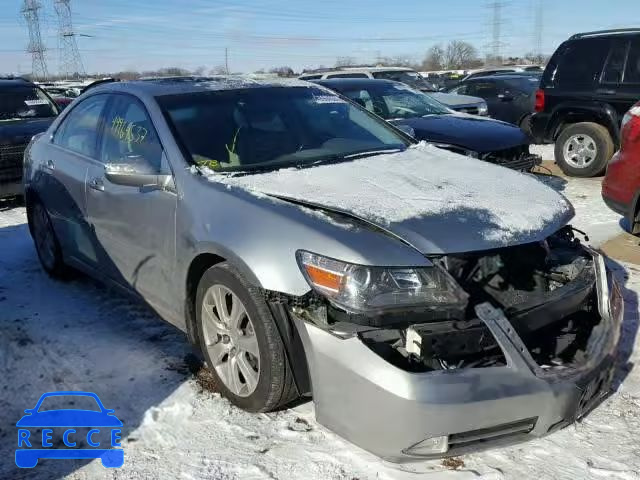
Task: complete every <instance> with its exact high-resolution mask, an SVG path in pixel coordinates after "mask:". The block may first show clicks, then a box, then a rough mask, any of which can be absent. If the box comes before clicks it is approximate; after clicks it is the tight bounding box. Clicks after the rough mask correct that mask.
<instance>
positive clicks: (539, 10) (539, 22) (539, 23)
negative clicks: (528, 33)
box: [533, 0, 544, 58]
mask: <svg viewBox="0 0 640 480" xmlns="http://www.w3.org/2000/svg"><path fill="white" fill-rule="evenodd" d="M534 1H535V2H536V3H535V9H536V11H535V26H534V28H535V31H534V32H533V35H534V39H535V42H536V51H535V53H536V55H537V56H538V58H541V57H542V31H543V29H544V27H543V18H542V14H543V12H544V9H543V5H542V0H534Z"/></svg>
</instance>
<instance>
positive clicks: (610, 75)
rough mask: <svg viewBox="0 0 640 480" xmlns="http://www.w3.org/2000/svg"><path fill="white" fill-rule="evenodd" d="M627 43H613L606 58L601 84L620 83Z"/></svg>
mask: <svg viewBox="0 0 640 480" xmlns="http://www.w3.org/2000/svg"><path fill="white" fill-rule="evenodd" d="M627 47H628V43H627V42H617V41H616V42H614V43H613V44H612V46H611V51H610V52H609V57H608V58H607V63H606V65H605V66H604V71H603V72H602V79H601V82H602V83H615V84H619V83H622V73H623V72H624V62H625V59H626V58H627Z"/></svg>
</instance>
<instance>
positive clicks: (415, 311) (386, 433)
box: [287, 227, 622, 461]
mask: <svg viewBox="0 0 640 480" xmlns="http://www.w3.org/2000/svg"><path fill="white" fill-rule="evenodd" d="M429 260H430V261H431V262H432V263H433V267H432V268H431V269H424V270H421V269H378V270H376V269H370V268H364V269H362V268H361V269H360V270H358V268H360V267H358V266H348V267H342V266H340V265H336V264H332V263H331V262H332V260H330V259H328V260H327V259H320V260H318V259H315V258H314V257H313V256H309V255H307V256H303V257H301V258H299V262H300V263H301V268H302V269H303V272H304V273H305V276H306V277H307V280H308V281H309V283H310V284H311V285H312V286H313V285H315V290H316V292H317V293H315V294H313V295H312V297H310V299H311V298H312V299H313V300H310V301H308V302H303V303H300V302H298V304H295V305H293V304H292V305H289V306H288V307H287V308H288V311H289V312H288V313H289V315H290V316H291V317H292V319H293V321H294V323H295V324H296V326H297V329H298V331H299V332H300V336H301V339H302V343H303V344H304V351H305V354H306V357H307V362H308V365H309V372H310V377H311V383H312V389H313V396H314V401H315V404H316V415H317V418H318V421H320V422H321V423H323V424H325V425H327V426H328V427H330V428H332V429H333V430H335V431H336V432H338V433H340V434H341V435H343V436H344V437H345V438H347V439H349V440H351V441H352V442H353V443H356V444H357V445H359V446H361V447H363V448H365V449H367V450H370V451H372V452H374V453H376V454H378V455H380V456H382V457H384V458H387V459H389V460H392V461H402V460H406V459H408V458H412V457H430V456H442V455H455V454H460V453H464V452H466V451H472V450H477V449H479V448H486V447H488V446H495V445H502V444H508V443H514V442H518V441H522V440H526V439H527V438H530V437H531V436H539V435H544V434H546V433H548V432H551V431H554V430H556V429H558V428H561V427H563V426H565V425H567V424H569V423H571V422H572V421H574V420H576V419H578V418H580V417H581V416H583V415H584V414H585V413H587V412H588V411H589V410H590V409H592V408H593V407H594V406H595V405H596V404H597V403H598V402H599V401H600V400H601V399H602V398H603V396H604V395H606V394H607V393H608V391H609V388H610V387H609V386H610V383H611V379H612V375H613V363H614V356H615V349H616V346H617V343H618V336H619V328H620V321H621V318H622V298H621V294H620V291H619V288H618V286H617V284H616V283H615V281H614V280H613V279H612V278H611V276H610V274H608V273H607V271H606V270H605V266H604V261H603V258H602V256H601V255H599V254H598V253H597V252H595V251H593V250H591V249H589V248H588V247H585V246H583V245H582V244H581V243H580V242H579V240H578V239H576V238H575V237H574V235H573V231H572V229H571V228H570V227H565V228H563V229H562V230H560V231H559V232H557V233H556V234H555V235H552V236H551V237H549V238H547V239H546V240H545V241H543V242H536V243H530V244H525V245H519V246H512V247H505V248H500V249H495V250H491V251H484V252H472V253H465V254H454V255H444V256H438V257H429ZM338 263H339V262H338ZM310 266H311V268H310ZM352 267H353V268H352ZM340 268H343V270H340V272H344V273H341V274H340V275H337V276H335V275H336V272H337V271H338V270H339V269H340ZM332 275H334V276H332ZM341 275H342V276H341ZM345 278H346V280H345ZM340 282H342V284H340ZM345 282H346V283H345ZM318 285H320V287H318ZM365 285H375V288H369V287H366V288H365V287H364V286H365ZM398 285H400V286H403V287H404V288H400V289H398V288H395V287H397V286H398ZM403 292H404V293H403ZM407 292H409V293H407ZM411 292H413V293H411Z"/></svg>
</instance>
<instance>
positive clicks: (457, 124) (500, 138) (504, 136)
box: [391, 114, 528, 153]
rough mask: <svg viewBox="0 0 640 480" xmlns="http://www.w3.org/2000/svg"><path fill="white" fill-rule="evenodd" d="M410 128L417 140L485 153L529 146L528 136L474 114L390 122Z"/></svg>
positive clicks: (435, 116)
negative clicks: (524, 145)
mask: <svg viewBox="0 0 640 480" xmlns="http://www.w3.org/2000/svg"><path fill="white" fill-rule="evenodd" d="M391 123H393V124H394V125H408V126H410V127H411V128H413V130H414V131H415V137H416V138H417V139H418V140H426V141H427V142H434V143H446V144H450V145H456V146H460V147H463V148H466V149H469V150H473V151H475V152H480V153H486V152H495V151H497V150H504V149H506V148H511V147H516V146H519V145H523V144H527V143H528V138H527V135H526V134H525V133H524V132H523V131H522V130H521V129H520V128H518V127H516V126H515V125H510V124H508V123H504V122H500V121H498V120H492V119H490V118H482V117H477V116H474V115H465V114H452V115H430V116H428V117H417V118H406V119H398V120H391Z"/></svg>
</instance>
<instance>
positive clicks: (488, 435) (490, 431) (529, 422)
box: [448, 417, 538, 453]
mask: <svg viewBox="0 0 640 480" xmlns="http://www.w3.org/2000/svg"><path fill="white" fill-rule="evenodd" d="M537 421H538V417H534V418H527V419H525V420H519V421H517V422H511V423H504V424H502V425H496V426H494V427H489V428H481V429H479V430H469V431H468V432H463V433H454V434H451V435H449V452H448V453H453V452H454V451H458V450H465V449H467V448H470V447H477V446H478V445H481V444H483V443H487V444H488V443H490V442H498V441H506V440H508V439H513V440H519V439H520V438H519V437H523V436H526V435H528V434H529V433H531V431H532V430H533V429H534V428H535V426H536V422H537Z"/></svg>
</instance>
